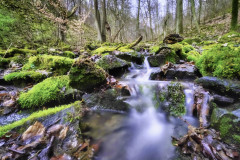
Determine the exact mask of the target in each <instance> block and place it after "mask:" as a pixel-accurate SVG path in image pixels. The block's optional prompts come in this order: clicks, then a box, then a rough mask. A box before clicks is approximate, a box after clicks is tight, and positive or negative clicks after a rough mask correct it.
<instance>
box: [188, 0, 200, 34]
mask: <svg viewBox="0 0 240 160" xmlns="http://www.w3.org/2000/svg"><path fill="white" fill-rule="evenodd" d="M190 2H191V10H192V15H193V21H194V24H195V27H196V28H197V31H198V33H200V28H199V24H198V21H197V16H196V12H195V2H194V0H190Z"/></svg>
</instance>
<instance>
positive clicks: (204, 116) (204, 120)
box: [200, 92, 210, 127]
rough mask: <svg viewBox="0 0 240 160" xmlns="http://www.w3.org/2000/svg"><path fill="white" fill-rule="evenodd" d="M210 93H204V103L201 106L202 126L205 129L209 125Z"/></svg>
mask: <svg viewBox="0 0 240 160" xmlns="http://www.w3.org/2000/svg"><path fill="white" fill-rule="evenodd" d="M209 98H210V96H209V93H208V92H203V102H202V106H201V113H200V116H201V117H200V123H201V124H202V126H203V127H206V126H207V125H208V124H207V116H208V114H209V105H208V104H209Z"/></svg>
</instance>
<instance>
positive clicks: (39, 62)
mask: <svg viewBox="0 0 240 160" xmlns="http://www.w3.org/2000/svg"><path fill="white" fill-rule="evenodd" d="M73 62H74V60H73V59H70V58H66V57H61V56H51V55H39V56H33V57H30V58H29V60H28V63H26V64H25V65H24V66H23V68H22V69H23V70H36V69H41V70H48V71H53V72H54V74H55V75H63V74H66V73H67V72H68V71H69V70H70V68H71V66H72V63H73Z"/></svg>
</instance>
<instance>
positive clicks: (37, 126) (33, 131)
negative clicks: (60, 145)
mask: <svg viewBox="0 0 240 160" xmlns="http://www.w3.org/2000/svg"><path fill="white" fill-rule="evenodd" d="M44 133H45V127H44V126H43V125H42V123H40V122H38V121H36V122H35V123H34V124H33V125H32V126H30V127H29V128H28V129H27V130H26V131H25V132H24V133H23V135H22V140H23V141H25V140H27V139H29V138H32V137H36V136H40V137H42V136H43V135H44Z"/></svg>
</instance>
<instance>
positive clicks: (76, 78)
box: [69, 58, 106, 91]
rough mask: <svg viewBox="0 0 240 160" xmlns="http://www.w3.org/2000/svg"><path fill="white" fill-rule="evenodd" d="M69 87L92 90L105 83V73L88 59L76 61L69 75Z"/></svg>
mask: <svg viewBox="0 0 240 160" xmlns="http://www.w3.org/2000/svg"><path fill="white" fill-rule="evenodd" d="M69 77H70V86H72V87H73V88H77V89H80V90H84V91H88V90H92V89H93V88H94V87H97V86H99V85H101V84H103V83H105V82H106V72H105V71H104V70H103V69H102V68H101V67H99V66H98V65H97V64H95V63H94V62H92V61H91V60H90V59H80V58H79V59H77V60H75V62H74V63H73V65H72V67H71V70H70V73H69Z"/></svg>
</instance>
